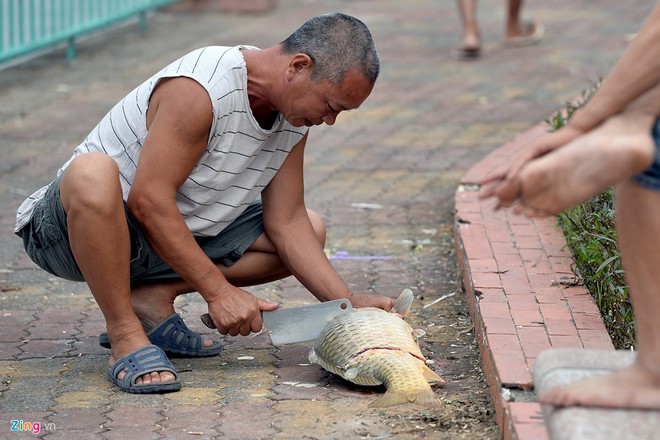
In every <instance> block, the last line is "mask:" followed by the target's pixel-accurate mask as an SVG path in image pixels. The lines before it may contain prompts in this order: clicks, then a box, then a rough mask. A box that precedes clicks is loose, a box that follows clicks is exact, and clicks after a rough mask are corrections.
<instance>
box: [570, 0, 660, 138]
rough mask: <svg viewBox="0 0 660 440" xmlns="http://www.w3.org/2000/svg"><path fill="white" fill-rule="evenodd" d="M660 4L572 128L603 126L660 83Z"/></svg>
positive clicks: (572, 122)
mask: <svg viewBox="0 0 660 440" xmlns="http://www.w3.org/2000/svg"><path fill="white" fill-rule="evenodd" d="M659 42H660V2H658V4H656V6H655V8H654V9H653V11H652V12H651V14H650V15H649V16H648V18H647V19H646V21H645V22H644V24H643V25H642V27H641V29H640V31H639V33H638V34H637V36H636V37H635V39H634V40H633V41H632V42H631V43H630V45H629V46H628V48H627V49H626V51H625V52H624V54H623V55H622V56H621V58H620V59H619V60H618V61H617V63H616V64H615V65H614V67H613V68H612V70H610V73H609V74H608V75H607V78H606V80H605V81H604V82H603V85H602V86H601V87H600V88H599V89H598V90H597V91H596V93H595V94H594V96H593V97H592V98H591V99H590V101H589V102H588V103H587V105H586V106H585V107H584V108H583V109H581V110H580V111H578V112H577V113H576V114H575V116H574V117H573V120H572V121H571V125H573V126H576V127H578V128H579V129H580V130H581V131H582V132H585V131H588V130H591V129H592V128H594V127H596V126H598V125H600V124H601V123H602V122H603V121H604V120H605V119H607V118H609V117H610V116H612V115H615V114H617V113H619V112H621V111H622V110H623V109H624V108H626V107H627V106H628V105H630V104H631V103H633V102H634V101H635V100H636V99H637V98H639V97H641V96H642V95H645V94H646V93H647V92H649V91H651V90H652V89H654V87H655V86H657V85H658V84H660V44H659Z"/></svg>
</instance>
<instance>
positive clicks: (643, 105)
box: [626, 84, 660, 117]
mask: <svg viewBox="0 0 660 440" xmlns="http://www.w3.org/2000/svg"><path fill="white" fill-rule="evenodd" d="M626 110H627V111H632V112H638V113H645V114H649V115H651V116H655V117H658V116H660V84H658V85H656V86H655V87H654V88H652V89H651V90H649V91H648V92H646V93H645V94H643V95H642V96H640V97H639V98H637V100H635V101H634V102H633V103H632V104H630V105H629V106H628V108H627V109H626Z"/></svg>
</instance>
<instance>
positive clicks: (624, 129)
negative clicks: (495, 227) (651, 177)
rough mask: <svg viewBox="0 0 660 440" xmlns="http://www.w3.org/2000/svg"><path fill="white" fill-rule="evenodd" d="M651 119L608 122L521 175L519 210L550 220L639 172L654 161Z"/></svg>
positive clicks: (634, 116) (533, 163) (619, 118)
mask: <svg viewBox="0 0 660 440" xmlns="http://www.w3.org/2000/svg"><path fill="white" fill-rule="evenodd" d="M652 123H653V119H652V118H650V117H646V118H644V117H642V116H640V115H637V114H630V115H628V114H622V115H620V116H616V117H612V118H610V119H609V120H608V121H607V122H605V123H604V124H603V125H602V126H600V127H598V128H596V129H594V130H593V131H591V132H589V133H587V134H585V135H584V136H582V137H579V138H577V139H576V140H574V141H573V142H571V143H569V144H567V145H565V146H563V147H560V148H558V149H556V150H554V151H552V152H550V153H548V154H546V155H545V156H541V157H539V158H538V159H534V160H532V161H530V162H528V163H527V164H526V165H525V166H524V167H523V169H522V170H521V172H520V182H521V188H522V191H521V200H522V204H523V205H524V207H523V208H522V209H520V208H519V209H518V212H520V211H522V212H524V213H525V214H526V215H528V216H530V217H538V216H546V215H554V214H558V213H559V212H561V211H563V210H565V209H568V208H571V207H573V206H575V205H577V204H578V203H581V202H583V201H585V200H587V199H588V198H589V197H592V196H595V195H598V194H600V193H601V192H603V191H604V190H606V189H607V188H608V187H610V186H612V185H614V184H616V183H618V182H620V181H622V180H623V179H626V178H628V177H631V176H633V175H635V174H638V173H640V172H642V171H644V170H645V169H646V168H648V167H649V166H650V164H651V163H652V162H653V159H654V157H655V144H654V142H653V139H652V138H651V128H650V127H651V125H652Z"/></svg>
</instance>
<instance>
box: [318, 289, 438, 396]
mask: <svg viewBox="0 0 660 440" xmlns="http://www.w3.org/2000/svg"><path fill="white" fill-rule="evenodd" d="M412 300H413V293H412V291H411V290H410V289H405V290H404V291H403V292H402V293H401V295H400V296H399V298H398V299H397V301H396V304H395V306H394V311H395V312H396V313H389V312H386V311H384V310H381V309H377V308H370V307H369V308H361V309H356V310H354V311H352V312H350V313H346V314H343V315H340V316H337V317H336V318H334V319H333V320H332V321H331V322H329V323H328V325H327V326H326V327H325V328H324V329H323V331H322V332H321V334H320V335H319V337H318V338H317V340H316V343H315V345H314V347H313V348H312V350H311V351H310V353H309V361H310V362H311V363H313V364H318V365H320V366H322V367H323V368H325V369H326V370H328V371H330V372H332V373H334V374H337V375H339V376H341V377H343V378H344V379H346V380H349V381H351V382H353V383H355V384H358V385H367V386H376V385H382V384H384V385H385V387H386V388H387V391H386V392H385V394H383V396H381V397H379V398H378V399H376V400H375V401H374V402H372V403H371V405H370V406H392V405H397V404H400V403H408V402H411V403H416V404H420V405H435V404H439V403H440V400H439V399H437V398H436V396H435V394H434V392H433V389H432V388H431V386H430V385H429V382H437V383H440V384H444V383H445V381H444V379H442V378H441V377H440V376H438V375H437V374H436V373H435V372H434V371H432V370H431V369H430V368H429V367H428V366H427V365H426V361H425V359H424V356H423V355H422V352H421V350H420V348H419V345H417V342H416V340H415V336H414V335H415V334H416V332H415V331H414V330H413V329H412V327H410V325H408V323H407V322H405V321H404V320H403V319H402V318H401V317H400V316H399V315H401V316H406V315H407V314H408V313H409V311H410V306H411V304H412ZM397 313H398V314H397ZM422 333H423V332H422Z"/></svg>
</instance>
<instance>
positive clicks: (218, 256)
mask: <svg viewBox="0 0 660 440" xmlns="http://www.w3.org/2000/svg"><path fill="white" fill-rule="evenodd" d="M124 210H125V212H126V220H127V222H128V227H129V231H130V239H131V261H130V265H131V281H136V282H141V281H158V280H176V279H180V278H181V277H180V276H179V275H178V274H177V273H176V272H174V271H173V270H172V269H171V268H170V267H169V266H168V265H167V264H165V263H164V262H163V260H161V258H160V257H159V256H158V254H156V252H155V251H154V250H153V249H152V248H151V246H150V245H149V243H148V242H147V239H146V238H145V236H144V234H143V233H142V230H141V229H140V226H139V225H138V222H137V220H135V218H134V217H133V216H132V215H131V213H130V212H129V210H128V208H127V207H126V204H125V203H124ZM263 232H264V227H263V210H262V206H261V201H256V202H253V203H252V204H251V205H250V206H249V207H248V208H247V209H246V210H245V212H243V213H242V214H241V215H240V216H239V217H238V218H237V219H236V220H234V222H233V223H231V224H230V225H229V226H227V227H226V228H225V229H223V230H222V232H220V234H218V235H217V236H215V237H196V241H197V243H198V244H199V246H200V247H201V248H202V250H203V251H204V253H205V254H206V255H207V256H208V257H209V258H210V259H211V260H212V261H213V262H215V263H219V264H223V265H225V266H231V265H232V264H234V263H236V262H237V261H238V260H239V259H240V258H241V256H242V255H243V253H244V252H245V251H246V249H247V248H248V247H250V245H251V244H252V243H254V241H255V240H256V239H257V238H258V237H259V236H260V235H261V234H262V233H263ZM17 235H18V236H19V237H22V238H23V245H24V246H25V251H26V252H27V254H28V256H29V257H30V258H31V259H32V261H34V262H35V263H36V264H37V265H38V266H39V267H41V268H42V269H44V270H46V271H48V272H50V273H51V274H53V275H55V276H58V277H60V278H64V279H67V280H72V281H85V278H84V277H83V275H82V274H81V273H80V268H79V267H78V264H77V263H76V259H75V258H74V256H73V252H72V251H71V245H70V244H69V233H68V229H67V220H66V213H65V212H64V208H63V207H62V201H61V199H60V178H58V179H56V180H55V181H53V182H52V183H51V184H50V186H49V187H48V190H47V191H46V194H45V195H44V198H43V199H41V200H40V201H39V202H38V203H37V204H36V205H35V207H34V212H33V215H32V219H31V220H30V222H29V223H28V224H27V225H25V227H23V228H22V229H21V230H20V231H19V232H17Z"/></svg>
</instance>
